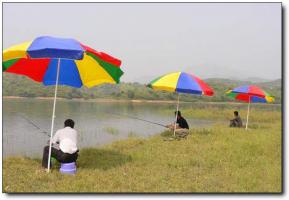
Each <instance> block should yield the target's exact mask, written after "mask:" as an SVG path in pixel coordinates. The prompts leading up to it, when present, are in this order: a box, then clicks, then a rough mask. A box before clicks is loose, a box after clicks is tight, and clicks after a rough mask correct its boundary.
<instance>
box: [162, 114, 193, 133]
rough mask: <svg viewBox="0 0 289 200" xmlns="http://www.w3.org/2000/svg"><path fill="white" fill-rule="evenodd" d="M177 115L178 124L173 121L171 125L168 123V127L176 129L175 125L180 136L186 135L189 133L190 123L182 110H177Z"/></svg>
mask: <svg viewBox="0 0 289 200" xmlns="http://www.w3.org/2000/svg"><path fill="white" fill-rule="evenodd" d="M175 115H177V121H176V124H175V123H172V124H170V125H167V126H166V127H167V128H169V129H171V130H172V131H174V129H175V127H176V130H175V133H176V135H177V136H179V137H186V136H187V135H188V134H189V125H188V123H187V120H186V119H185V118H183V116H182V114H181V111H176V112H175Z"/></svg>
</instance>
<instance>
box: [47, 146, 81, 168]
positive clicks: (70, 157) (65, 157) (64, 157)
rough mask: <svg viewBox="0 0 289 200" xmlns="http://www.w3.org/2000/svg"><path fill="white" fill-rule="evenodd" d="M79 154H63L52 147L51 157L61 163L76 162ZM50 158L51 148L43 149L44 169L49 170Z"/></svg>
mask: <svg viewBox="0 0 289 200" xmlns="http://www.w3.org/2000/svg"><path fill="white" fill-rule="evenodd" d="M77 152H78V151H77ZM77 152H75V153H74V154H69V153H64V152H62V151H61V150H60V149H56V148H54V147H51V157H53V158H55V159H56V160H57V161H58V162H60V163H71V162H75V161H76V160H77V157H78V153H77ZM48 156H49V146H46V147H44V149H43V157H42V167H44V168H47V166H48ZM50 161H51V160H50ZM50 167H51V162H50Z"/></svg>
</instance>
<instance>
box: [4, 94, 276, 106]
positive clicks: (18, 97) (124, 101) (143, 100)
mask: <svg viewBox="0 0 289 200" xmlns="http://www.w3.org/2000/svg"><path fill="white" fill-rule="evenodd" d="M2 98H3V99H39V100H53V99H54V98H53V97H20V96H3V97H2ZM57 100H62V101H82V102H84V101H85V102H101V103H111V102H118V103H127V102H131V103H157V104H159V103H167V104H175V103H176V100H145V99H110V98H96V99H83V98H73V99H67V98H61V97H57ZM180 102H181V103H199V104H215V105H217V104H231V105H242V104H244V103H243V102H207V101H195V102H193V101H191V102H190V101H180ZM256 104H261V105H269V106H270V105H271V106H273V105H281V104H269V103H266V104H263V103H256Z"/></svg>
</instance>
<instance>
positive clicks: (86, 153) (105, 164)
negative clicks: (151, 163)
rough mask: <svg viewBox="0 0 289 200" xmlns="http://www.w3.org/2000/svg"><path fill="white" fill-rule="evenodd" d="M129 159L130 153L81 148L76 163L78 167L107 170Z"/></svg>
mask: <svg viewBox="0 0 289 200" xmlns="http://www.w3.org/2000/svg"><path fill="white" fill-rule="evenodd" d="M131 161H132V158H131V156H130V155H125V154H122V153H119V152H118V151H114V150H104V149H82V150H80V153H79V157H78V160H77V165H78V167H79V168H92V169H103V170H107V169H110V168H114V167H118V166H121V165H123V164H125V163H126V162H131Z"/></svg>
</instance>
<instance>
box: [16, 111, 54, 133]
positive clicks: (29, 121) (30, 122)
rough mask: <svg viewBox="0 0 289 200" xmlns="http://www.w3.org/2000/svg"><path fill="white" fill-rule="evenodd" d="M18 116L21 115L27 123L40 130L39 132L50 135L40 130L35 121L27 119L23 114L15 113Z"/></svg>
mask: <svg viewBox="0 0 289 200" xmlns="http://www.w3.org/2000/svg"><path fill="white" fill-rule="evenodd" d="M17 114H18V115H19V116H20V117H22V118H23V119H25V120H26V121H27V122H28V123H29V124H31V125H32V126H34V127H35V128H36V129H38V130H39V131H40V133H43V134H44V135H46V136H47V137H50V135H49V134H48V133H47V132H46V131H44V130H42V129H41V128H40V127H39V126H37V125H36V124H35V123H33V122H32V121H31V120H29V119H28V118H26V117H24V116H23V115H21V114H19V113H17Z"/></svg>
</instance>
